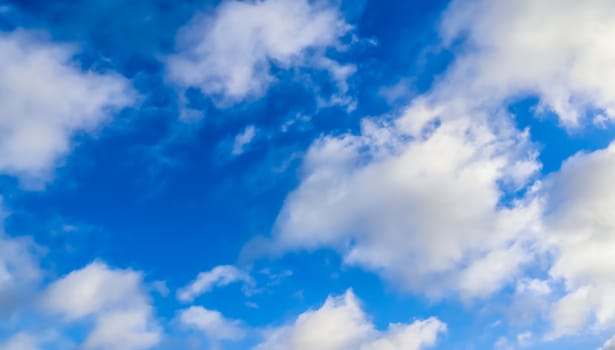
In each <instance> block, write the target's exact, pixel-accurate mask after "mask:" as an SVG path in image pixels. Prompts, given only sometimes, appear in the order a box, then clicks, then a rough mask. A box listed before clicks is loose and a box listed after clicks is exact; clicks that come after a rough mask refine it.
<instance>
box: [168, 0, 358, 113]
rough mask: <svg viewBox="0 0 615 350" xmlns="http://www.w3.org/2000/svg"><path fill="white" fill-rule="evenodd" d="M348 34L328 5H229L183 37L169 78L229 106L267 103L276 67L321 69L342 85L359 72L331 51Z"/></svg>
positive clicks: (201, 18) (271, 1) (268, 1)
mask: <svg viewBox="0 0 615 350" xmlns="http://www.w3.org/2000/svg"><path fill="white" fill-rule="evenodd" d="M348 30H349V26H348V24H346V22H345V20H344V19H343V17H342V15H341V14H340V12H339V11H338V9H337V8H335V7H333V6H329V5H326V4H325V3H323V2H310V1H307V0H265V1H245V2H240V1H234V0H229V1H225V2H223V3H222V4H221V5H220V6H219V7H218V8H217V9H216V11H215V13H214V14H213V15H205V14H203V15H197V16H196V17H195V18H194V19H193V20H192V21H191V22H190V24H188V25H187V26H186V27H185V28H183V29H182V30H181V31H180V33H179V35H178V38H177V41H178V49H179V52H178V53H177V54H176V55H174V56H171V57H170V58H169V59H168V60H167V70H168V77H169V79H170V80H171V81H173V82H175V83H177V84H179V85H180V86H183V87H195V88H198V89H200V90H201V91H202V92H203V93H205V94H207V95H210V96H213V97H215V98H216V100H217V101H218V102H219V103H221V104H223V105H226V104H232V103H235V102H239V101H241V100H244V99H246V98H257V97H261V96H262V95H263V94H264V93H265V92H266V90H267V88H268V87H269V85H271V84H272V83H273V82H274V81H275V74H274V73H272V67H273V66H275V67H277V68H282V69H293V68H300V67H304V66H310V67H314V68H319V69H321V70H323V71H329V72H330V74H331V76H332V77H333V78H334V79H335V80H336V81H340V82H342V81H344V80H345V79H346V78H347V76H348V75H349V74H350V73H351V72H352V71H353V68H352V67H349V66H343V65H341V64H339V63H337V62H336V61H334V60H332V59H330V58H327V56H326V54H325V51H326V50H327V49H328V48H335V47H336V46H338V45H339V40H340V37H342V36H343V35H344V34H346V33H347V32H348ZM342 85H343V83H342Z"/></svg>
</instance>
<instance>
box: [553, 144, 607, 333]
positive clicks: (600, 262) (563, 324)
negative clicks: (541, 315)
mask: <svg viewBox="0 0 615 350" xmlns="http://www.w3.org/2000/svg"><path fill="white" fill-rule="evenodd" d="M614 177H615V144H612V145H610V146H609V147H608V148H606V149H604V150H599V151H596V152H593V153H589V154H586V153H580V154H577V155H575V156H574V157H572V158H570V159H569V160H567V161H566V162H565V163H564V165H563V166H562V169H561V171H560V172H559V173H557V174H555V175H553V176H552V177H551V178H549V179H548V180H547V181H546V184H545V189H544V191H545V192H546V193H545V197H546V198H545V199H546V213H547V216H546V218H545V226H546V232H547V234H548V239H549V243H550V244H552V246H553V247H554V249H555V261H554V264H553V266H552V267H551V271H550V274H551V276H552V277H553V279H556V280H559V279H561V280H563V281H564V282H565V285H566V290H567V293H568V294H567V295H566V296H565V297H563V298H562V299H561V300H559V301H558V302H557V303H556V304H555V305H554V306H553V309H552V318H553V322H554V335H561V334H569V333H574V332H576V331H578V330H580V329H582V328H583V327H584V326H585V325H586V324H587V323H588V322H590V321H592V322H595V325H596V326H598V327H611V326H612V325H613V323H614V322H615V276H614V275H613V271H614V269H615V262H614V261H613V259H612V256H613V251H615V216H614V215H613V208H615V190H613V186H612V182H613V178H614Z"/></svg>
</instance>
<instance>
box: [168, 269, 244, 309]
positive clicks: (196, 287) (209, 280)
mask: <svg viewBox="0 0 615 350" xmlns="http://www.w3.org/2000/svg"><path fill="white" fill-rule="evenodd" d="M235 282H243V283H247V284H252V283H253V282H252V278H251V277H250V275H249V274H247V273H246V272H244V271H241V270H239V269H238V268H236V267H234V266H231V265H221V266H216V267H214V268H213V269H211V271H207V272H201V273H199V274H198V276H197V277H196V279H195V280H194V281H192V282H191V283H190V284H188V285H187V286H186V287H184V288H181V289H179V290H178V291H177V299H179V300H180V301H183V302H191V301H193V300H194V299H195V298H196V297H198V296H199V295H202V294H204V293H207V292H209V291H211V290H212V289H213V288H215V287H223V286H226V285H229V284H231V283H235Z"/></svg>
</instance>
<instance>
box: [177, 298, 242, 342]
mask: <svg viewBox="0 0 615 350" xmlns="http://www.w3.org/2000/svg"><path fill="white" fill-rule="evenodd" d="M179 320H180V321H181V322H182V323H183V324H184V325H186V326H188V327H191V328H195V329H197V330H199V331H201V332H203V333H205V335H206V336H207V338H208V339H209V340H213V341H218V340H240V339H242V338H243V337H244V336H245V331H244V330H243V329H242V326H241V322H239V321H236V320H228V319H226V318H225V317H224V316H223V315H222V314H221V313H219V312H218V311H214V310H207V309H205V308H203V307H201V306H191V307H190V308H188V309H186V310H183V311H181V313H180V315H179Z"/></svg>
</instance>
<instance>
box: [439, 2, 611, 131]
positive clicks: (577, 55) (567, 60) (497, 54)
mask: <svg viewBox="0 0 615 350" xmlns="http://www.w3.org/2000/svg"><path fill="white" fill-rule="evenodd" d="M613 16H615V3H614V2H613V1H610V0H589V1H574V0H543V1H534V0H516V1H508V0H495V1H494V0H456V1H454V2H453V3H452V5H451V6H450V7H449V9H448V11H447V14H446V16H445V17H444V20H443V24H442V34H443V37H444V39H445V40H446V41H447V42H452V41H454V40H456V39H458V38H463V39H465V40H466V41H467V45H465V46H464V50H462V52H463V54H462V55H461V57H460V58H459V59H457V62H456V63H455V65H454V68H453V69H452V71H451V72H449V74H448V79H449V80H450V82H449V88H450V89H454V90H455V91H454V93H459V92H461V93H463V94H465V95H466V96H468V97H473V98H475V99H481V100H483V101H484V102H485V103H490V104H493V103H495V104H499V103H501V101H503V100H504V99H506V98H509V97H516V96H519V95H527V94H536V95H538V96H539V97H540V104H541V106H542V107H543V108H546V109H549V110H552V111H554V112H555V113H557V115H558V116H559V117H560V119H561V121H562V122H563V123H564V124H565V125H566V126H568V127H574V126H576V125H577V124H578V123H579V122H580V120H581V119H582V117H583V116H584V115H585V114H587V113H588V112H592V111H595V110H601V112H600V113H598V114H597V115H595V116H594V117H597V118H598V121H600V120H602V121H603V120H604V119H605V118H609V119H613V118H615V87H614V86H613V84H611V83H610V82H611V81H613V80H615V48H613V45H612V43H611V40H610V38H612V37H613V35H615V23H614V22H613V21H612V18H613Z"/></svg>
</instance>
